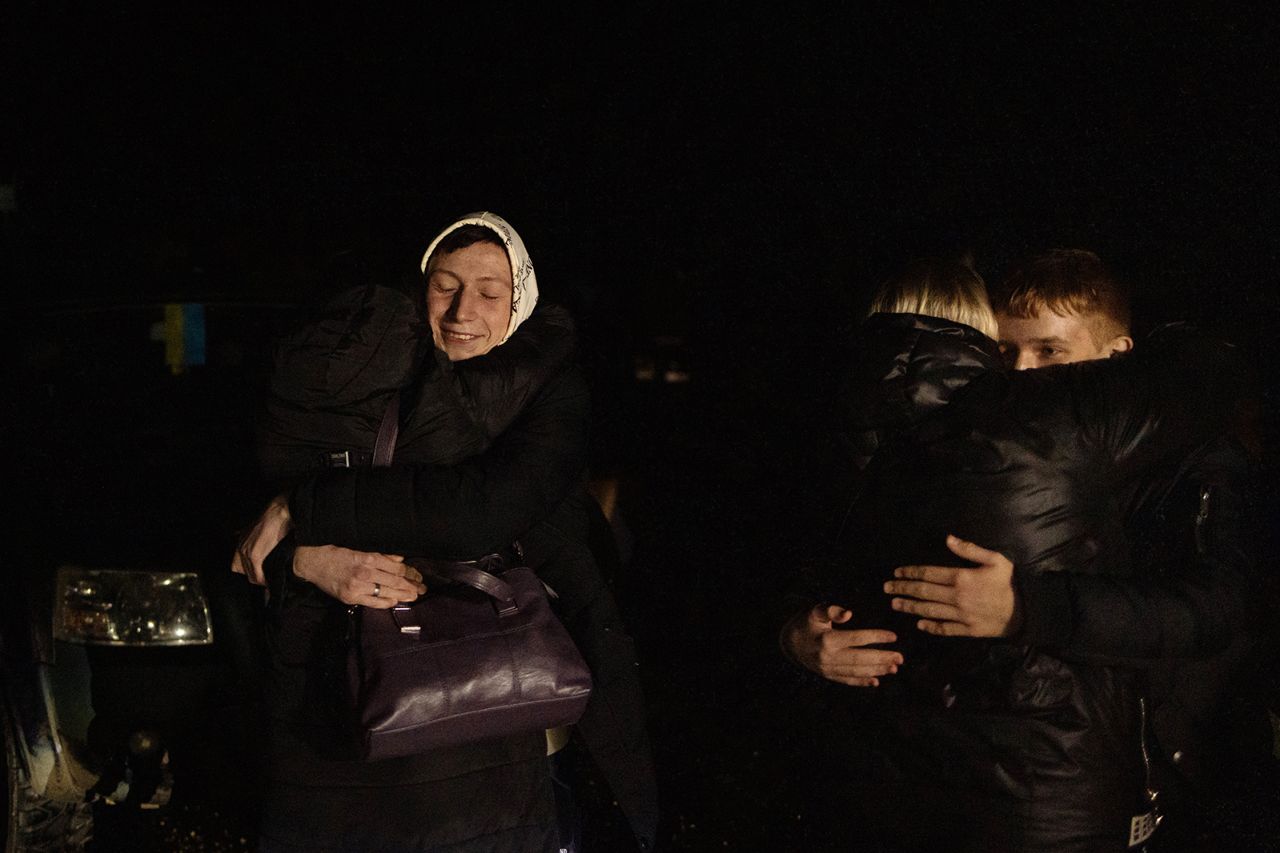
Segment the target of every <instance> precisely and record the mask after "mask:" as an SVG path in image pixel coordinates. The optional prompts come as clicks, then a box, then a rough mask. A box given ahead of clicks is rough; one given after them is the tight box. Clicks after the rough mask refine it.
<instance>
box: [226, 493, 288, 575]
mask: <svg viewBox="0 0 1280 853" xmlns="http://www.w3.org/2000/svg"><path fill="white" fill-rule="evenodd" d="M292 529H293V518H292V516H290V515H289V501H288V499H287V498H286V497H285V496H284V495H276V496H275V498H274V499H272V501H271V503H269V504H267V508H266V509H265V510H263V511H262V516H261V517H260V518H259V519H258V522H257V523H256V524H255V525H253V527H252V528H250V530H249V532H248V533H247V534H245V537H244V539H242V540H241V541H240V547H238V548H237V549H236V552H235V553H234V554H233V555H231V571H233V572H235V573H236V574H238V575H244V576H245V577H246V578H248V580H249V583H254V584H257V585H258V586H266V585H267V577H266V574H265V573H264V572H263V569H262V564H263V562H264V561H265V560H266V559H267V555H268V554H270V553H271V552H272V551H273V550H275V547H276V546H277V545H279V544H280V540H281V539H284V537H286V536H288V535H289V531H290V530H292Z"/></svg>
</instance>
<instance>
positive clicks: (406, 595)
mask: <svg viewBox="0 0 1280 853" xmlns="http://www.w3.org/2000/svg"><path fill="white" fill-rule="evenodd" d="M293 573H294V574H295V575H297V576H298V577H300V578H302V579H303V580H306V581H310V582H311V583H313V584H315V585H316V586H318V587H320V589H322V590H324V592H326V593H327V594H329V595H330V596H332V597H334V598H336V599H338V600H339V601H341V602H342V603H343V604H359V605H361V606H363V607H374V608H377V609H380V610H386V609H389V608H391V607H394V606H395V605H397V604H399V603H400V602H402V601H413V600H414V599H416V598H417V597H418V596H420V595H422V594H423V593H425V592H426V591H427V587H426V586H425V585H424V584H423V583H422V574H421V573H420V572H418V570H417V569H415V568H413V567H412V566H409V565H406V564H405V562H404V557H400V556H397V555H395V554H375V553H371V552H368V551H352V550H351V549H350V548H339V547H338V546H337V545H319V546H310V545H302V546H299V547H298V548H296V549H295V550H294V552H293Z"/></svg>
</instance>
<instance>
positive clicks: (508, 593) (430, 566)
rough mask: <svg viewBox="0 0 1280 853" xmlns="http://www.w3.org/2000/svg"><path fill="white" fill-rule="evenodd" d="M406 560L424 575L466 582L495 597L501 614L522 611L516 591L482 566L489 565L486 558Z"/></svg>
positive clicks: (495, 604)
mask: <svg viewBox="0 0 1280 853" xmlns="http://www.w3.org/2000/svg"><path fill="white" fill-rule="evenodd" d="M405 562H407V563H408V564H409V565H411V566H413V567H414V568H415V569H417V570H418V571H420V572H422V573H423V574H424V575H434V576H436V577H439V578H443V579H444V580H446V581H451V582H453V583H461V584H466V585H467V586H469V587H471V588H472V589H476V590H479V591H480V592H483V593H484V594H485V595H487V596H489V597H490V598H492V599H494V609H496V610H497V611H498V615H499V616H511V615H514V614H516V613H519V612H520V605H519V604H517V603H516V591H515V590H514V589H512V588H511V585H510V584H508V583H507V582H506V581H504V580H503V579H502V578H500V577H498V576H497V575H495V574H493V573H492V572H486V571H485V570H484V569H482V568H480V566H481V565H487V562H486V561H484V560H476V561H475V562H466V563H451V562H447V561H445V560H431V559H427V558H425V557H415V558H413V559H410V560H406V561H405Z"/></svg>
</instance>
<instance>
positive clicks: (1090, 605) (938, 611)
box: [782, 249, 1267, 849]
mask: <svg viewBox="0 0 1280 853" xmlns="http://www.w3.org/2000/svg"><path fill="white" fill-rule="evenodd" d="M995 307H996V313H997V319H998V321H999V326H1000V340H999V343H1000V347H1001V350H1002V352H1004V353H1005V356H1006V358H1007V360H1008V362H1009V364H1010V365H1011V366H1012V367H1014V368H1016V369H1029V368H1039V367H1048V366H1051V365H1053V364H1067V363H1071V362H1077V361H1087V360H1092V359H1098V358H1108V357H1111V356H1114V355H1118V354H1121V353H1124V352H1127V351H1129V350H1130V349H1131V348H1132V347H1133V340H1132V338H1131V337H1130V334H1129V306H1128V300H1127V298H1126V296H1125V292H1124V289H1123V288H1122V287H1121V286H1120V284H1119V283H1118V281H1117V280H1116V278H1115V277H1114V276H1113V275H1112V274H1111V273H1110V271H1109V270H1108V269H1107V268H1106V266H1105V265H1104V264H1103V263H1102V261H1101V260H1100V259H1099V258H1098V256H1097V255H1095V254H1094V253H1092V252H1088V251H1085V250H1080V249H1066V250H1054V251H1051V252H1048V253H1045V254H1042V255H1039V256H1036V257H1034V258H1032V259H1030V260H1029V261H1027V262H1026V263H1024V264H1022V265H1021V266H1019V267H1018V268H1017V269H1016V270H1015V271H1014V272H1013V273H1012V274H1011V275H1010V276H1009V277H1008V278H1007V279H1006V281H1005V283H1004V287H1003V288H1001V290H1000V291H999V292H998V295H997V301H996V306H995ZM1188 403H1189V404H1191V405H1194V401H1188ZM1247 473H1248V464H1247V460H1246V459H1245V458H1244V454H1243V452H1242V450H1241V449H1240V448H1239V447H1238V445H1236V444H1235V443H1233V442H1230V441H1228V440H1225V439H1222V440H1215V441H1213V442H1210V443H1208V444H1206V445H1205V446H1203V447H1201V448H1198V449H1197V450H1196V451H1194V452H1193V453H1191V454H1189V455H1188V456H1187V457H1186V458H1185V459H1182V460H1176V461H1174V462H1172V463H1171V464H1170V465H1168V466H1166V467H1164V468H1161V469H1158V470H1155V471H1153V472H1151V473H1150V474H1148V475H1147V476H1145V477H1143V478H1141V479H1140V480H1139V481H1138V482H1136V483H1134V484H1132V485H1131V486H1130V489H1129V494H1127V495H1126V496H1125V501H1124V503H1123V505H1124V506H1126V508H1127V511H1126V518H1125V527H1126V532H1127V534H1128V536H1129V538H1130V542H1131V545H1132V546H1133V564H1134V568H1135V571H1134V574H1133V576H1132V577H1131V578H1126V579H1124V580H1117V579H1115V578H1100V577H1095V576H1085V575H1077V574H1075V573H1070V572H1051V573H1046V574H1043V575H1036V576H1032V577H1025V576H1017V577H1015V575H1014V571H1013V565H1012V564H1011V563H1010V562H1009V560H1007V559H1005V557H1004V556H1003V555H1001V554H999V553H997V552H994V551H989V550H987V549H984V548H982V547H981V546H980V545H979V544H975V543H969V542H962V541H960V540H956V539H955V538H954V537H952V538H951V540H950V541H949V542H948V547H949V548H950V549H951V550H952V551H953V552H954V553H955V554H957V556H959V557H961V558H963V559H965V560H968V561H970V562H973V563H976V564H977V566H976V567H972V568H955V567H940V566H904V567H902V568H900V569H898V570H897V571H896V572H895V578H896V579H895V580H893V581H890V582H889V583H887V584H886V585H885V590H886V592H887V593H889V594H891V595H893V596H895V598H894V599H893V606H894V609H896V610H899V611H901V612H904V613H910V614H914V615H917V616H919V617H920V621H919V622H918V623H917V626H918V628H919V629H920V630H923V631H926V632H928V633H932V634H935V635H939V636H967V637H1016V639H1017V641H1018V642H1020V643H1027V644H1035V645H1039V646H1043V647H1045V648H1047V649H1048V650H1050V651H1055V652H1058V653H1060V654H1062V655H1064V656H1067V657H1078V658H1082V659H1085V660H1087V661H1088V662H1089V663H1096V664H1099V665H1103V666H1132V667H1139V668H1143V669H1145V670H1146V672H1147V684H1148V698H1149V700H1151V702H1150V704H1149V705H1148V704H1146V700H1144V705H1143V708H1142V711H1143V715H1144V717H1147V719H1146V720H1143V721H1135V726H1136V725H1138V724H1142V725H1144V726H1147V727H1148V730H1146V731H1144V737H1143V746H1144V754H1145V755H1148V756H1149V757H1150V763H1149V770H1148V788H1149V789H1152V790H1156V789H1157V788H1161V789H1164V792H1165V793H1164V796H1163V797H1162V798H1161V799H1159V800H1156V804H1157V808H1158V807H1160V806H1166V805H1167V804H1170V801H1172V802H1171V805H1172V807H1173V808H1172V811H1173V812H1174V818H1175V820H1176V821H1177V824H1176V825H1175V826H1170V827H1169V828H1168V829H1167V830H1166V831H1165V832H1162V833H1161V836H1162V838H1161V844H1160V849H1178V845H1179V844H1185V843H1191V842H1192V841H1195V842H1196V843H1199V842H1200V841H1202V840H1203V839H1204V838H1205V837H1211V836H1208V835H1207V833H1210V832H1213V831H1214V830H1213V829H1212V828H1211V827H1208V826H1207V825H1203V824H1201V823H1200V822H1198V821H1196V820H1194V816H1195V814H1196V813H1197V811H1198V810H1202V808H1200V807H1202V806H1203V804H1204V803H1205V802H1206V801H1209V800H1220V799H1221V797H1222V796H1223V794H1224V793H1225V791H1226V789H1227V788H1229V787H1230V786H1229V785H1228V784H1226V780H1225V776H1226V775H1228V768H1229V766H1231V765H1232V764H1233V763H1235V762H1236V761H1237V760H1238V759H1239V757H1240V755H1241V754H1242V753H1248V752H1249V751H1250V750H1253V751H1257V750H1258V749H1259V748H1260V745H1261V744H1263V743H1265V737H1266V729H1267V726H1266V716H1265V710H1262V709H1260V708H1258V707H1253V708H1249V709H1245V710H1243V711H1241V710H1240V709H1239V708H1237V707H1234V706H1233V707H1232V708H1231V709H1230V710H1233V711H1235V712H1236V716H1235V719H1234V720H1232V721H1231V725H1232V726H1233V727H1234V728H1236V729H1238V730H1239V731H1240V733H1241V735H1242V736H1241V737H1239V738H1237V739H1238V740H1239V741H1240V743H1239V744H1238V745H1236V747H1237V748H1236V749H1234V750H1233V751H1231V752H1230V753H1229V754H1223V750H1221V749H1217V750H1215V747H1216V746H1217V744H1216V743H1215V742H1213V741H1211V740H1210V739H1208V738H1206V737H1205V733H1206V731H1212V728H1211V727H1212V726H1214V725H1215V724H1217V723H1218V721H1219V720H1220V719H1221V718H1222V716H1223V712H1224V709H1226V708H1227V706H1228V704H1229V702H1228V700H1229V699H1230V698H1231V697H1232V696H1233V695H1234V694H1236V693H1239V692H1240V691H1239V689H1238V688H1239V684H1238V683H1237V680H1238V678H1239V677H1240V676H1241V675H1242V673H1243V671H1244V666H1245V664H1246V662H1247V661H1248V660H1249V658H1250V655H1251V653H1252V652H1253V649H1254V648H1255V646H1256V638H1257V633H1258V631H1257V613H1256V609H1255V608H1254V607H1251V604H1250V602H1251V599H1250V595H1251V592H1252V591H1253V589H1254V586H1255V584H1254V579H1255V574H1254V571H1255V570H1254V563H1253V561H1252V556H1251V555H1250V553H1249V548H1248V545H1249V536H1248V531H1247V530H1246V529H1245V524H1244V518H1243V516H1244V515H1245V509H1244V506H1245V497H1244V488H1243V481H1244V479H1245V478H1246V476H1247ZM851 619H854V620H855V621H856V616H855V615H854V614H852V613H850V611H848V610H845V609H843V608H838V607H829V606H824V605H819V606H817V607H814V608H813V609H812V610H810V611H808V612H807V613H801V614H797V616H796V617H794V618H793V619H792V620H791V621H790V622H789V623H788V625H787V626H786V627H785V628H784V631H783V636H782V642H783V647H784V649H785V650H786V651H787V652H788V653H789V654H790V655H791V656H792V657H793V658H794V659H795V660H796V661H797V662H799V663H800V664H802V665H803V666H805V667H807V668H808V669H811V670H813V671H814V672H816V673H818V674H819V675H822V676H824V677H826V678H829V679H831V680H834V681H839V682H841V683H845V684H849V685H853V686H871V687H874V686H878V684H879V680H880V679H881V678H884V677H886V676H887V677H892V675H893V674H894V673H896V671H897V666H899V665H905V666H910V665H911V661H902V660H901V656H900V655H898V654H897V653H896V652H889V651H886V650H881V649H873V648H867V646H870V645H871V644H873V643H885V642H892V640H893V638H892V637H888V638H886V637H884V636H880V635H882V634H885V633H886V632H883V631H876V632H871V631H835V630H832V628H833V625H834V624H836V623H845V622H849V621H850V620H851ZM1259 711H1261V714H1260V715H1259ZM1259 719H1260V720H1261V723H1262V724H1261V727H1259V725H1258V721H1259ZM1233 734H1235V733H1234V732H1233ZM1152 735H1154V737H1153V736H1152ZM1153 799H1154V798H1153ZM1155 811H1156V809H1153V814H1154V812H1155ZM1140 818H1141V816H1138V817H1135V825H1134V835H1133V837H1134V838H1135V839H1138V838H1141V837H1142V836H1144V835H1146V834H1149V833H1148V832H1147V830H1149V829H1151V828H1152V827H1151V823H1152V821H1151V820H1147V821H1141V820H1140ZM1140 823H1141V824H1142V825H1139V824H1140ZM1170 830H1172V831H1170ZM1222 840H1227V839H1225V838H1224V839H1222Z"/></svg>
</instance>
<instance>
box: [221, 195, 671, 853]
mask: <svg viewBox="0 0 1280 853" xmlns="http://www.w3.org/2000/svg"><path fill="white" fill-rule="evenodd" d="M421 271H422V273H423V275H424V276H425V285H426V288H425V289H426V299H425V303H424V301H423V300H410V299H405V298H404V297H399V299H398V300H397V298H396V296H395V295H393V296H391V297H388V296H387V294H386V293H385V292H381V291H385V290H386V289H385V288H382V289H377V288H372V289H371V288H363V289H358V291H359V292H357V293H355V294H349V295H348V297H347V299H346V301H343V300H341V299H340V300H339V303H338V305H337V306H335V307H334V310H331V311H329V313H328V314H327V315H323V316H322V318H321V321H320V322H316V323H313V324H311V325H310V326H309V327H307V328H306V329H304V331H303V332H302V333H301V335H298V336H295V337H294V338H293V339H291V340H290V341H286V344H285V346H283V347H282V355H281V357H280V358H278V360H277V374H276V376H275V378H274V380H273V392H274V395H273V405H270V406H269V407H268V408H269V411H268V417H267V418H266V422H265V427H264V430H263V441H262V447H263V453H262V455H263V461H264V462H265V463H266V467H267V470H268V472H269V473H271V474H273V475H275V476H277V477H278V478H279V479H280V480H281V481H282V482H283V483H285V484H287V485H288V486H289V489H288V491H287V492H286V494H285V495H284V496H283V497H282V498H281V499H278V500H277V501H276V502H274V503H273V508H272V509H270V510H269V511H268V513H267V515H266V516H264V519H263V520H262V521H261V522H260V523H259V526H258V528H257V529H256V531H255V533H254V534H251V536H250V537H249V539H248V540H247V541H246V543H245V545H244V546H243V547H242V549H241V555H242V556H241V557H240V566H241V568H243V569H245V570H246V571H247V572H248V573H249V574H250V575H251V577H252V576H254V575H255V573H256V572H257V571H259V569H258V567H256V566H255V565H254V563H255V561H258V562H259V565H260V557H258V555H260V554H262V553H264V552H265V551H269V550H271V547H272V546H273V545H274V540H276V539H278V538H279V536H280V535H281V534H282V533H283V532H284V531H285V530H290V531H291V533H290V536H289V540H290V541H289V542H287V543H286V544H287V545H289V546H295V547H292V548H289V547H286V548H278V549H276V550H275V552H273V554H272V558H271V560H270V561H268V566H267V572H266V575H267V578H268V579H269V580H270V586H271V589H272V592H273V595H272V599H273V602H274V609H273V617H272V621H271V633H272V637H273V653H274V660H273V662H272V663H273V668H274V672H273V678H272V679H271V682H272V684H273V685H274V687H275V696H274V698H272V699H271V701H270V705H271V708H272V712H273V723H274V725H273V729H272V742H273V750H272V761H271V766H272V772H271V774H270V780H269V784H268V796H267V800H266V807H265V809H264V828H263V848H264V850H297V849H303V848H306V849H309V850H317V849H321V850H323V849H329V850H369V849H391V850H406V851H409V850H412V851H427V850H449V851H472V850H474V851H481V850H483V851H504V850H510V851H542V850H558V849H560V847H561V846H562V839H561V838H560V836H559V834H558V832H557V827H556V819H555V811H554V800H553V797H552V785H551V779H550V774H549V769H548V764H547V760H546V757H545V756H546V741H545V740H544V738H543V737H542V735H541V734H535V735H527V736H513V737H509V738H500V739H496V740H493V741H484V742H481V743H478V744H471V745H467V746H465V747H458V748H456V749H450V750H439V751H437V752H433V753H430V754H427V755H422V756H412V757H410V758H405V759H395V760H391V761H381V762H357V761H343V760H335V759H334V758H333V757H331V756H326V755H324V750H323V749H317V748H316V743H317V742H322V741H323V740H324V738H325V736H326V734H327V732H329V731H330V730H331V729H330V728H326V727H327V725H328V724H327V722H326V721H325V719H323V718H320V719H317V717H316V715H315V714H314V707H315V705H316V704H317V702H321V703H322V702H324V701H325V700H326V699H328V698H329V697H328V696H327V695H325V694H324V693H323V687H321V688H320V691H321V694H320V695H319V696H315V695H314V694H315V691H316V685H317V684H322V683H323V678H322V677H320V676H318V675H317V673H316V672H315V670H316V664H317V661H318V660H320V657H319V656H318V655H317V654H316V647H317V643H322V642H324V641H325V640H326V639H328V638H331V634H332V633H333V631H332V629H331V628H330V627H329V626H331V625H333V624H334V621H333V614H334V613H335V612H340V611H341V610H342V609H343V608H342V606H341V605H342V604H360V605H364V606H367V607H389V606H392V605H393V604H394V603H396V602H398V601H402V600H412V599H413V598H414V597H416V596H417V595H418V594H419V593H420V592H421V590H422V587H421V586H420V580H421V579H420V578H419V577H417V576H416V573H415V572H414V571H413V570H412V569H406V567H405V565H404V564H403V563H402V562H400V561H399V558H397V557H391V556H387V555H388V554H404V555H415V556H417V555H423V556H431V557H436V558H442V559H472V558H476V557H478V556H481V555H484V554H489V553H494V552H499V553H500V552H504V551H507V552H509V551H510V549H511V546H512V543H513V542H515V541H516V540H517V539H519V541H520V545H521V548H522V550H523V552H524V556H525V558H526V561H527V562H528V564H529V565H530V566H531V567H533V568H534V569H535V570H536V571H537V572H538V573H539V575H540V576H541V577H542V578H543V579H544V580H545V581H547V582H548V583H549V584H550V585H551V586H553V587H554V588H555V589H556V590H557V592H558V593H559V594H560V601H559V613H560V615H561V617H562V619H563V620H564V621H565V624H566V626H567V627H568V628H569V629H570V633H571V634H572V635H573V637H574V639H575V641H576V642H577V643H578V645H579V647H580V648H581V649H582V651H583V654H584V657H586V659H587V661H588V663H589V664H590V665H591V666H592V670H593V676H594V679H595V682H596V690H595V693H594V694H593V702H592V705H593V706H595V707H594V708H593V707H591V706H589V707H588V710H587V713H586V714H585V715H584V718H583V720H582V722H581V723H580V725H579V729H580V731H581V732H582V735H583V737H584V739H585V740H586V741H587V743H588V745H589V747H590V748H591V750H592V752H593V754H594V755H595V757H596V759H597V763H599V764H600V765H601V766H602V768H603V769H604V772H605V775H606V777H608V779H609V781H610V783H611V785H612V787H613V788H614V792H615V796H616V798H617V799H618V800H619V802H620V803H621V804H622V806H623V808H624V811H626V812H627V814H628V817H629V818H631V821H632V825H633V826H634V827H635V828H636V831H637V836H638V837H639V838H640V839H641V845H642V846H644V845H645V844H646V843H651V840H652V834H653V823H654V822H655V818H654V811H655V809H654V807H653V800H654V799H656V798H655V797H654V795H653V783H652V767H651V764H650V762H649V754H648V744H647V739H646V738H645V735H644V731H643V718H642V712H641V709H640V704H639V692H638V684H637V680H636V676H635V666H634V656H633V655H632V653H631V652H630V648H629V642H628V641H627V638H626V635H625V632H624V631H623V630H622V629H621V623H620V620H619V619H618V616H617V611H616V605H614V603H613V601H612V597H611V595H610V594H609V592H608V590H607V588H606V587H605V586H604V584H603V582H602V581H601V580H600V578H599V572H598V570H597V567H596V565H595V561H594V558H593V556H592V553H591V551H590V550H589V549H588V548H587V546H586V542H587V538H588V530H589V529H590V527H591V523H592V521H593V520H594V518H595V516H598V515H599V508H598V507H596V506H595V505H594V503H593V502H590V498H589V497H587V496H586V495H585V493H584V492H583V490H582V489H581V480H582V475H583V472H584V469H585V463H586V458H585V454H586V421H587V397H586V390H585V385H584V383H583V380H582V378H581V376H580V375H579V373H578V371H577V370H576V369H575V368H573V367H572V366H571V365H570V364H569V358H568V356H569V352H570V350H571V349H572V342H573V341H572V331H571V324H570V323H569V321H568V319H567V317H566V316H565V315H564V314H563V312H559V311H557V310H555V309H546V308H544V309H540V310H538V311H537V312H535V311H534V308H535V306H536V304H537V279H536V277H535V275H534V272H533V265H532V263H531V262H530V261H529V256H528V253H527V252H526V251H525V249H524V245H523V242H522V241H521V240H520V237H519V235H518V234H516V232H515V231H514V229H512V228H511V227H510V225H508V224H507V223H506V222H505V221H503V220H502V219H501V218H499V217H497V216H495V215H494V214H491V213H480V214H472V215H469V216H466V217H463V218H462V219H460V220H458V221H457V222H455V223H453V224H452V225H451V226H450V227H449V228H447V229H445V230H444V231H443V232H442V233H441V234H440V235H439V236H438V237H437V238H436V239H435V240H433V241H432V242H431V244H430V245H429V247H428V249H427V251H426V252H425V253H424V255H423V258H422V263H421ZM418 287H419V288H421V279H420V280H419V285H418ZM419 293H421V290H419ZM424 312H425V320H426V323H425V324H424V323H423V322H422V319H423V317H422V315H423V313H424ZM427 328H429V330H430V332H431V340H430V342H428V341H427V340H426V335H425V331H426V329H427ZM431 344H434V346H431ZM424 351H425V355H423V354H422V353H424ZM397 388H400V389H403V390H402V392H401V393H402V400H403V402H402V417H401V429H400V437H399V440H398V443H397V446H396V455H395V464H394V465H393V467H391V468H388V469H376V470H375V469H372V468H368V467H365V466H362V465H359V464H354V465H353V467H342V468H333V469H329V470H324V471H315V470H314V466H312V465H307V464H303V465H298V464H297V463H298V462H302V463H306V462H307V460H309V459H314V458H316V451H317V450H318V451H320V452H321V453H323V454H325V458H334V457H338V458H345V459H352V458H354V459H356V460H357V462H358V461H359V460H360V459H361V458H362V455H363V454H367V453H368V451H369V450H370V449H371V448H372V444H373V439H374V435H375V433H376V431H377V427H378V423H379V421H380V420H381V415H382V411H383V410H384V409H385V405H386V401H387V399H388V398H389V396H390V395H391V394H392V393H394V391H395V390H396V389H397ZM335 403H336V405H335ZM299 445H301V447H302V448H303V449H302V450H297V448H298V446H299ZM273 460H275V461H276V462H277V463H280V464H273ZM339 546H342V547H339ZM272 563H275V564H277V565H276V566H275V568H274V570H273V567H272ZM427 594H428V595H429V594H430V592H428V593H427ZM602 702H607V706H608V707H605V708H603V709H602V708H601V703H602ZM620 711H621V714H620Z"/></svg>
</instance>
